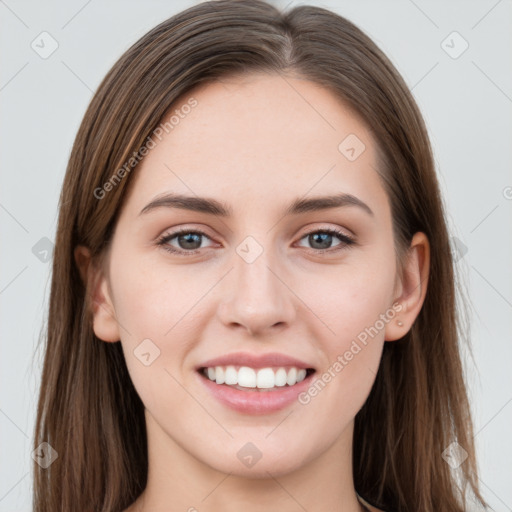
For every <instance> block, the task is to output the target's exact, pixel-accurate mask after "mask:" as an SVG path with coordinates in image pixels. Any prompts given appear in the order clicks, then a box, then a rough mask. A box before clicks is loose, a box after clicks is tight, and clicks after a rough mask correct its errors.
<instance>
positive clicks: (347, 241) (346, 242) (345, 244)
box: [156, 228, 356, 257]
mask: <svg viewBox="0 0 512 512" xmlns="http://www.w3.org/2000/svg"><path fill="white" fill-rule="evenodd" d="M315 233H325V234H328V235H335V236H337V237H338V238H339V239H340V241H341V242H342V243H341V244H339V246H336V247H335V248H334V249H310V250H311V251H313V252H315V253H317V254H318V253H319V254H324V253H329V252H330V253H334V252H338V251H340V250H343V249H348V248H350V247H351V246H352V245H353V244H355V243H356V241H355V240H354V239H353V238H351V237H349V236H347V235H345V233H342V232H341V231H339V230H337V229H334V228H328V229H316V230H313V231H309V232H308V233H305V234H304V235H303V236H302V237H301V238H300V240H302V239H303V238H306V237H307V236H309V235H313V234H315ZM184 234H194V235H199V236H204V237H206V238H208V239H210V237H209V236H208V235H207V234H206V233H204V232H202V231H199V230H193V229H186V228H185V229H180V230H178V231H174V232H173V233H168V234H166V235H163V236H161V237H160V238H159V239H158V240H157V241H156V244H157V245H158V246H160V247H162V249H164V250H165V251H168V252H170V253H172V254H176V255H178V256H184V257H186V256H190V255H192V254H197V253H198V252H199V251H200V250H201V249H194V250H190V251H185V250H178V249H175V248H173V247H171V246H170V245H168V242H170V241H171V240H172V239H173V238H176V237H177V236H179V235H184Z"/></svg>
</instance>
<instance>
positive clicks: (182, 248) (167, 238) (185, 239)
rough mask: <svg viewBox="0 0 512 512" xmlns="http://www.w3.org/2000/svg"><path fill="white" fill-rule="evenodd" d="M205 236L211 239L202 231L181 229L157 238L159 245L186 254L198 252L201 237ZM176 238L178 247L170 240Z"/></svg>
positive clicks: (175, 252)
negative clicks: (171, 243)
mask: <svg viewBox="0 0 512 512" xmlns="http://www.w3.org/2000/svg"><path fill="white" fill-rule="evenodd" d="M203 237H204V238H207V239H208V240H211V239H210V237H209V236H208V235H207V234H206V233H203V232H202V231H197V230H191V229H180V230H179V231H175V232H174V233H168V234H165V235H163V236H162V237H160V238H159V239H158V240H157V245H159V246H161V247H162V248H163V249H165V250H166V251H169V252H171V253H173V254H179V255H180V256H186V255H189V254H195V253H197V252H198V249H200V248H201V238H203ZM174 239H176V243H177V244H178V247H177V248H176V247H174V246H172V245H170V242H171V241H172V240H174Z"/></svg>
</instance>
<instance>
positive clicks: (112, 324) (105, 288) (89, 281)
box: [74, 245, 120, 342]
mask: <svg viewBox="0 0 512 512" xmlns="http://www.w3.org/2000/svg"><path fill="white" fill-rule="evenodd" d="M74 256H75V262H76V265H77V267H78V270H79V272H80V276H81V278H82V281H83V282H84V285H85V287H86V293H87V294H89V295H90V300H89V301H88V302H89V303H90V304H91V305H92V315H93V330H94V334H96V336H97V337H98V338H99V339H100V340H103V341H107V342H115V341H119V339H120V336H119V324H118V323H117V320H116V316H115V310H114V304H113V302H112V294H111V291H110V287H109V282H108V279H107V276H106V275H105V272H104V270H103V269H102V268H100V267H99V266H97V265H95V264H94V262H93V261H92V259H91V252H90V250H89V249H88V248H87V247H85V246H83V245H78V246H77V247H76V248H75V251H74Z"/></svg>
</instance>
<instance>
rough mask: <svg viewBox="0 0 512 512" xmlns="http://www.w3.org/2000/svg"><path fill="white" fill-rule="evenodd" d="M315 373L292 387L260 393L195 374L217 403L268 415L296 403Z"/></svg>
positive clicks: (246, 411)
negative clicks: (219, 382)
mask: <svg viewBox="0 0 512 512" xmlns="http://www.w3.org/2000/svg"><path fill="white" fill-rule="evenodd" d="M315 373H316V372H313V373H311V374H310V375H308V376H307V377H306V378H305V379H304V380H303V381H301V382H298V383H297V384H295V385H293V386H283V387H278V388H272V389H270V390H264V391H260V390H259V389H258V388H250V390H249V391H242V390H240V389H236V388H234V387H231V386H228V385H225V384H217V383H215V382H213V381H211V380H210V379H208V378H207V377H206V376H204V375H203V374H202V373H201V372H197V374H198V376H199V379H200V380H201V382H203V384H204V385H205V386H206V388H207V389H208V390H209V392H210V393H211V394H212V395H213V396H214V397H215V398H216V399H217V400H219V402H221V403H222V404H224V405H226V406H227V407H229V408H231V409H234V410H235V411H238V412H242V413H245V414H269V413H272V412H276V411H279V410H281V409H284V408H285V407H288V406H289V405H291V404H292V403H293V402H295V401H297V400H298V398H297V397H298V395H299V394H300V393H302V392H303V391H306V389H307V388H308V387H309V386H310V384H311V381H312V377H313V376H314V375H315Z"/></svg>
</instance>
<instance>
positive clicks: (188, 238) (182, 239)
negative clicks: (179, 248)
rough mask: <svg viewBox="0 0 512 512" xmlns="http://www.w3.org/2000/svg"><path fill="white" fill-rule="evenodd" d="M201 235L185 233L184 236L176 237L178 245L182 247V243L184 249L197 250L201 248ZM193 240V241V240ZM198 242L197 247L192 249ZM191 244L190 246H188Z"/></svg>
mask: <svg viewBox="0 0 512 512" xmlns="http://www.w3.org/2000/svg"><path fill="white" fill-rule="evenodd" d="M200 236H201V235H198V234H197V233H187V234H186V235H180V236H179V237H178V241H179V243H180V245H182V243H181V242H184V245H185V246H184V247H183V248H184V249H198V248H199V247H200V246H201V240H200V239H199V238H200ZM193 238H195V240H194V239H193ZM198 241H199V246H198V247H193V245H194V244H195V243H197V242H198ZM190 244H192V246H190Z"/></svg>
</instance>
